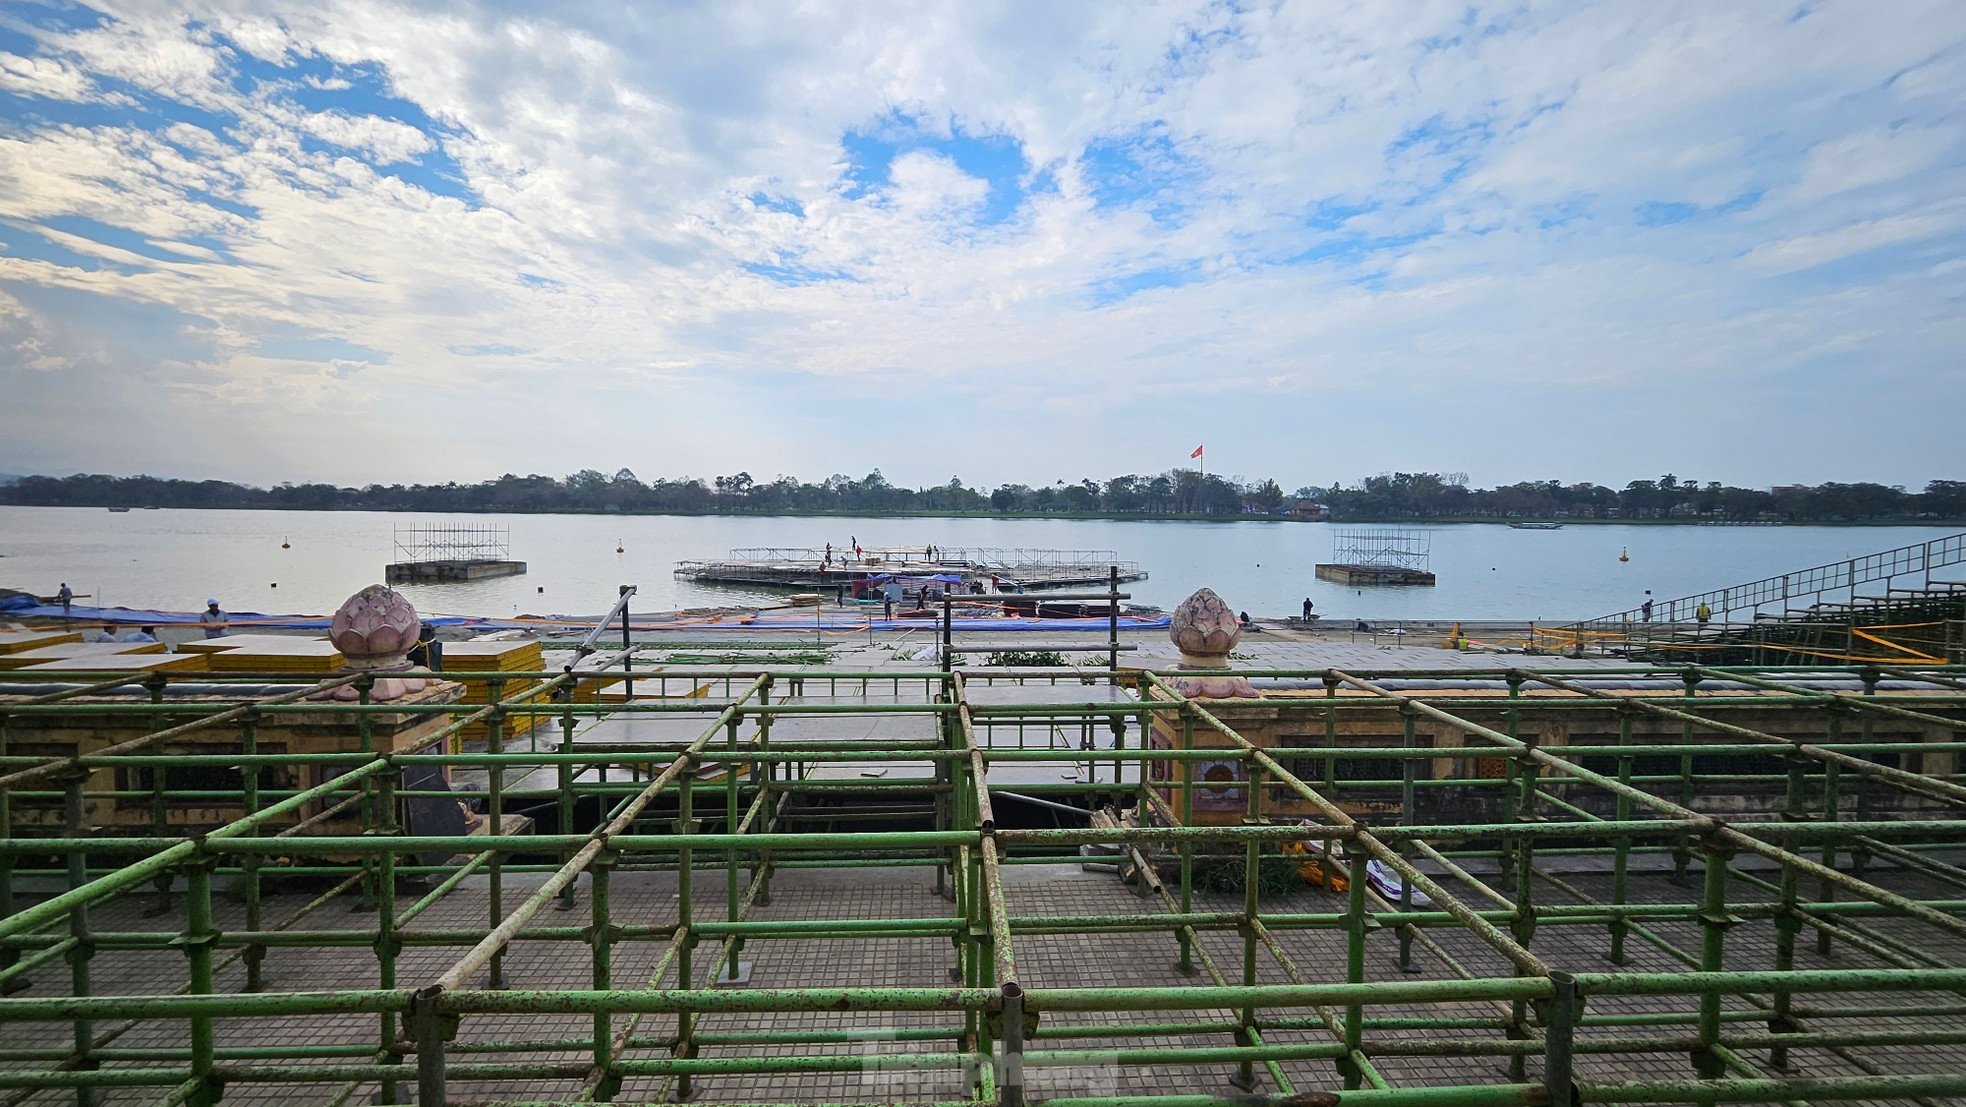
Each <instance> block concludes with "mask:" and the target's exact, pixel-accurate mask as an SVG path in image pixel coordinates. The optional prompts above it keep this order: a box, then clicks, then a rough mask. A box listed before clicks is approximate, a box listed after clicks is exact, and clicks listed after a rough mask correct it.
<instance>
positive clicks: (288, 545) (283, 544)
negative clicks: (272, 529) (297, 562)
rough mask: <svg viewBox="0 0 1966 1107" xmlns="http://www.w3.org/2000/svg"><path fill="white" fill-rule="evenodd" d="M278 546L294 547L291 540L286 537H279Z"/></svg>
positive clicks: (286, 548) (284, 547) (282, 547)
mask: <svg viewBox="0 0 1966 1107" xmlns="http://www.w3.org/2000/svg"><path fill="white" fill-rule="evenodd" d="M280 548H281V549H283V550H291V549H293V548H294V546H293V543H292V542H289V541H287V540H286V539H284V538H282V539H280Z"/></svg>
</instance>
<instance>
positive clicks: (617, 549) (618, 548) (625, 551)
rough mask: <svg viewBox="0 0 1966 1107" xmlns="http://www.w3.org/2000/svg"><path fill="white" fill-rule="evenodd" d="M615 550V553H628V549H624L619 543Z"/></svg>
mask: <svg viewBox="0 0 1966 1107" xmlns="http://www.w3.org/2000/svg"><path fill="white" fill-rule="evenodd" d="M614 552H615V553H627V552H628V551H627V550H626V549H623V548H622V547H621V546H619V545H617V546H616V547H615V548H614Z"/></svg>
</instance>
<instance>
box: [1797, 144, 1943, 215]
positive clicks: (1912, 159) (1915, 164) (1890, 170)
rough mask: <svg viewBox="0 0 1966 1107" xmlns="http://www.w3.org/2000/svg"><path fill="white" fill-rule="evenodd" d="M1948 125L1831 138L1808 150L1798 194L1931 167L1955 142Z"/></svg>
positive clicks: (1884, 180) (1883, 180)
mask: <svg viewBox="0 0 1966 1107" xmlns="http://www.w3.org/2000/svg"><path fill="white" fill-rule="evenodd" d="M1959 138H1960V135H1959V132H1958V130H1957V129H1956V128H1952V127H1893V128H1890V129H1888V130H1876V131H1866V132H1863V133H1861V134H1854V135H1845V136H1842V137H1840V138H1833V139H1830V140H1829V141H1828V142H1824V143H1821V144H1819V145H1817V146H1815V147H1813V148H1812V149H1811V150H1810V151H1809V156H1808V160H1807V161H1806V162H1805V163H1804V164H1803V169H1802V180H1801V181H1800V182H1798V183H1797V184H1796V187H1795V197H1796V198H1797V199H1803V200H1808V199H1814V198H1817V197H1821V196H1831V195H1834V194H1836V193H1839V192H1845V191H1848V190H1851V189H1859V188H1868V187H1870V186H1872V185H1879V184H1888V183H1890V182H1892V181H1897V180H1900V179H1902V178H1904V177H1907V176H1910V175H1911V174H1913V173H1916V172H1918V171H1920V170H1923V169H1925V168H1927V167H1929V166H1931V165H1932V164H1933V163H1934V162H1936V161H1938V160H1939V159H1940V158H1941V157H1943V156H1944V155H1945V153H1946V152H1947V151H1948V150H1949V149H1952V148H1953V147H1956V146H1957V145H1958V144H1959Z"/></svg>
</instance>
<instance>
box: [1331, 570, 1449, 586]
mask: <svg viewBox="0 0 1966 1107" xmlns="http://www.w3.org/2000/svg"><path fill="white" fill-rule="evenodd" d="M1317 578H1318V579H1319V580H1329V581H1335V582H1336V583H1339V584H1417V585H1427V586H1430V585H1432V584H1433V583H1434V575H1433V573H1431V572H1429V571H1427V570H1425V569H1408V568H1406V567H1404V566H1400V565H1320V566H1318V567H1317Z"/></svg>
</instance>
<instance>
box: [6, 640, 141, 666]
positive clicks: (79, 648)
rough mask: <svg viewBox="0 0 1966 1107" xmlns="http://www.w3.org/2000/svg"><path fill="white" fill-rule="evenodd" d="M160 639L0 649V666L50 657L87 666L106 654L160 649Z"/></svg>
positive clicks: (36, 661)
mask: <svg viewBox="0 0 1966 1107" xmlns="http://www.w3.org/2000/svg"><path fill="white" fill-rule="evenodd" d="M163 652H164V644H163V643H162V642H63V643H61V644H60V645H58V646H41V647H38V648H36V649H31V650H20V651H18V652H16V653H0V669H25V668H27V667H28V666H30V665H42V664H45V663H47V662H50V661H68V662H72V663H73V664H72V665H71V666H70V667H71V668H75V669H87V668H89V667H90V666H91V665H93V664H94V663H95V662H97V661H100V660H102V659H103V658H105V657H126V656H128V655H130V654H151V653H163Z"/></svg>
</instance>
